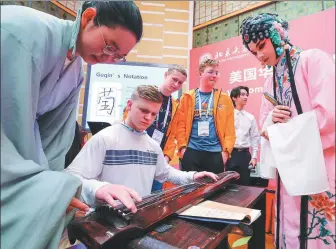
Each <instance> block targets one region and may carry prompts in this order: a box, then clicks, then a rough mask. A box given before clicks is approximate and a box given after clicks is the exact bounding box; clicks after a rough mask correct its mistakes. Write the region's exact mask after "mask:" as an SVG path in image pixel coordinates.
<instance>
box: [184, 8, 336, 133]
mask: <svg viewBox="0 0 336 249" xmlns="http://www.w3.org/2000/svg"><path fill="white" fill-rule="evenodd" d="M289 37H290V41H291V43H292V44H294V45H296V46H298V47H300V48H301V49H303V50H304V49H309V48H319V49H322V50H324V51H326V52H327V53H329V54H330V55H331V56H333V58H334V60H335V9H334V8H333V9H328V10H325V11H321V12H318V13H315V14H312V15H309V16H304V17H301V18H299V19H296V20H292V21H290V22H289ZM205 58H213V59H218V60H219V61H220V65H219V72H220V78H219V81H218V83H217V88H221V89H222V90H223V91H225V92H226V93H228V94H230V91H231V89H232V88H234V87H237V86H239V85H243V86H247V87H249V89H250V96H249V99H248V102H247V106H246V110H247V111H248V112H250V113H252V114H253V115H254V116H255V118H256V119H257V122H258V121H259V110H260V104H261V97H262V93H263V84H264V80H265V79H266V78H267V77H268V76H270V75H272V68H271V69H269V68H267V67H266V68H262V67H261V65H260V64H259V62H258V61H257V59H256V58H255V57H254V56H253V55H252V54H250V53H249V51H248V50H247V49H246V48H245V47H244V46H243V45H242V41H241V37H240V36H239V37H234V38H231V39H228V40H225V41H222V42H218V43H215V44H211V45H207V46H203V47H199V48H194V49H192V50H191V51H190V71H189V77H190V81H189V82H190V85H189V89H194V88H197V87H198V86H199V73H198V66H199V63H200V61H202V60H204V59H205ZM258 125H259V122H258ZM259 127H260V126H259Z"/></svg>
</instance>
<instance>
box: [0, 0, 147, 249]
mask: <svg viewBox="0 0 336 249" xmlns="http://www.w3.org/2000/svg"><path fill="white" fill-rule="evenodd" d="M141 36H142V18H141V15H140V11H139V9H138V8H137V6H136V5H135V4H134V3H133V2H132V1H102V2H98V1H85V2H84V3H83V5H82V7H81V8H80V9H79V10H78V14H77V18H76V21H75V22H72V21H67V20H63V19H59V18H56V17H54V16H51V15H48V14H46V13H43V12H40V11H37V10H34V9H31V8H27V7H23V6H10V5H6V6H1V248H6V249H14V248H20V249H24V248H32V249H39V248H50V249H51V248H57V247H58V244H59V241H60V238H61V234H62V232H63V230H64V227H65V226H66V224H67V222H68V221H69V219H70V218H71V217H72V216H73V213H74V212H69V213H67V210H70V209H73V207H76V208H80V209H81V210H83V212H84V211H85V210H87V209H88V207H87V206H86V205H85V204H83V203H81V202H80V201H79V200H78V199H76V198H74V197H75V196H78V195H76V193H78V192H80V189H79V188H80V186H81V182H80V179H78V178H77V177H75V176H72V175H71V174H69V173H66V172H60V171H62V170H63V169H64V160H65V155H66V153H67V151H68V150H69V148H70V146H71V143H72V140H73V137H74V132H75V123H76V114H77V102H78V97H79V92H80V88H81V84H82V82H83V68H82V65H83V60H84V61H85V62H87V63H89V64H96V63H113V62H115V61H120V60H123V59H124V58H125V56H126V55H127V54H128V53H129V51H130V50H131V49H132V48H133V47H134V46H135V44H136V43H137V42H138V41H139V40H140V39H141ZM130 200H131V199H130ZM68 207H69V208H68Z"/></svg>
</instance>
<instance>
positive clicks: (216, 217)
mask: <svg viewBox="0 0 336 249" xmlns="http://www.w3.org/2000/svg"><path fill="white" fill-rule="evenodd" d="M260 215H261V211H260V210H256V209H250V208H243V207H237V206H232V205H227V204H223V203H219V202H214V201H204V202H201V203H199V204H197V205H195V206H192V207H190V208H188V209H186V210H184V211H183V212H182V213H180V214H179V215H178V217H180V218H183V219H191V220H200V221H208V222H219V223H228V224H239V223H245V224H248V225H250V224H252V223H253V222H254V221H255V220H256V219H258V218H259V216H260Z"/></svg>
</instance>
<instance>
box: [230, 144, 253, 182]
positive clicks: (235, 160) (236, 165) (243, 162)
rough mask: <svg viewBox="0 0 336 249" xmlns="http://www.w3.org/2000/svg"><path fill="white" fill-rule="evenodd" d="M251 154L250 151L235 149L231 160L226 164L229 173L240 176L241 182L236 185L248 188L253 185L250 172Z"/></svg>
mask: <svg viewBox="0 0 336 249" xmlns="http://www.w3.org/2000/svg"><path fill="white" fill-rule="evenodd" d="M250 161H251V154H250V151H249V150H248V149H242V150H241V149H233V151H232V153H231V158H230V159H229V160H228V161H227V162H226V170H227V171H236V172H238V173H239V174H240V178H239V180H237V181H236V182H235V183H236V184H240V185H245V186H248V185H250V184H251V176H250V173H251V172H250V170H249V169H248V166H249V162H250Z"/></svg>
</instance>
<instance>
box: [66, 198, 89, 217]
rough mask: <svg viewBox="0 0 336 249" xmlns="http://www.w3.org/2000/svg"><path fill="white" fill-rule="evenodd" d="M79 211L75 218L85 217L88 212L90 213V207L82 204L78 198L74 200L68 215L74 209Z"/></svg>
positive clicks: (68, 209)
mask: <svg viewBox="0 0 336 249" xmlns="http://www.w3.org/2000/svg"><path fill="white" fill-rule="evenodd" d="M75 208H76V209H79V210H78V211H76V212H75V217H83V216H84V215H85V214H86V212H87V211H89V206H88V205H86V204H85V203H83V202H81V201H80V200H78V199H77V198H72V200H71V202H70V204H69V206H68V208H67V210H66V213H67V214H68V213H69V212H71V211H72V210H73V209H75Z"/></svg>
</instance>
